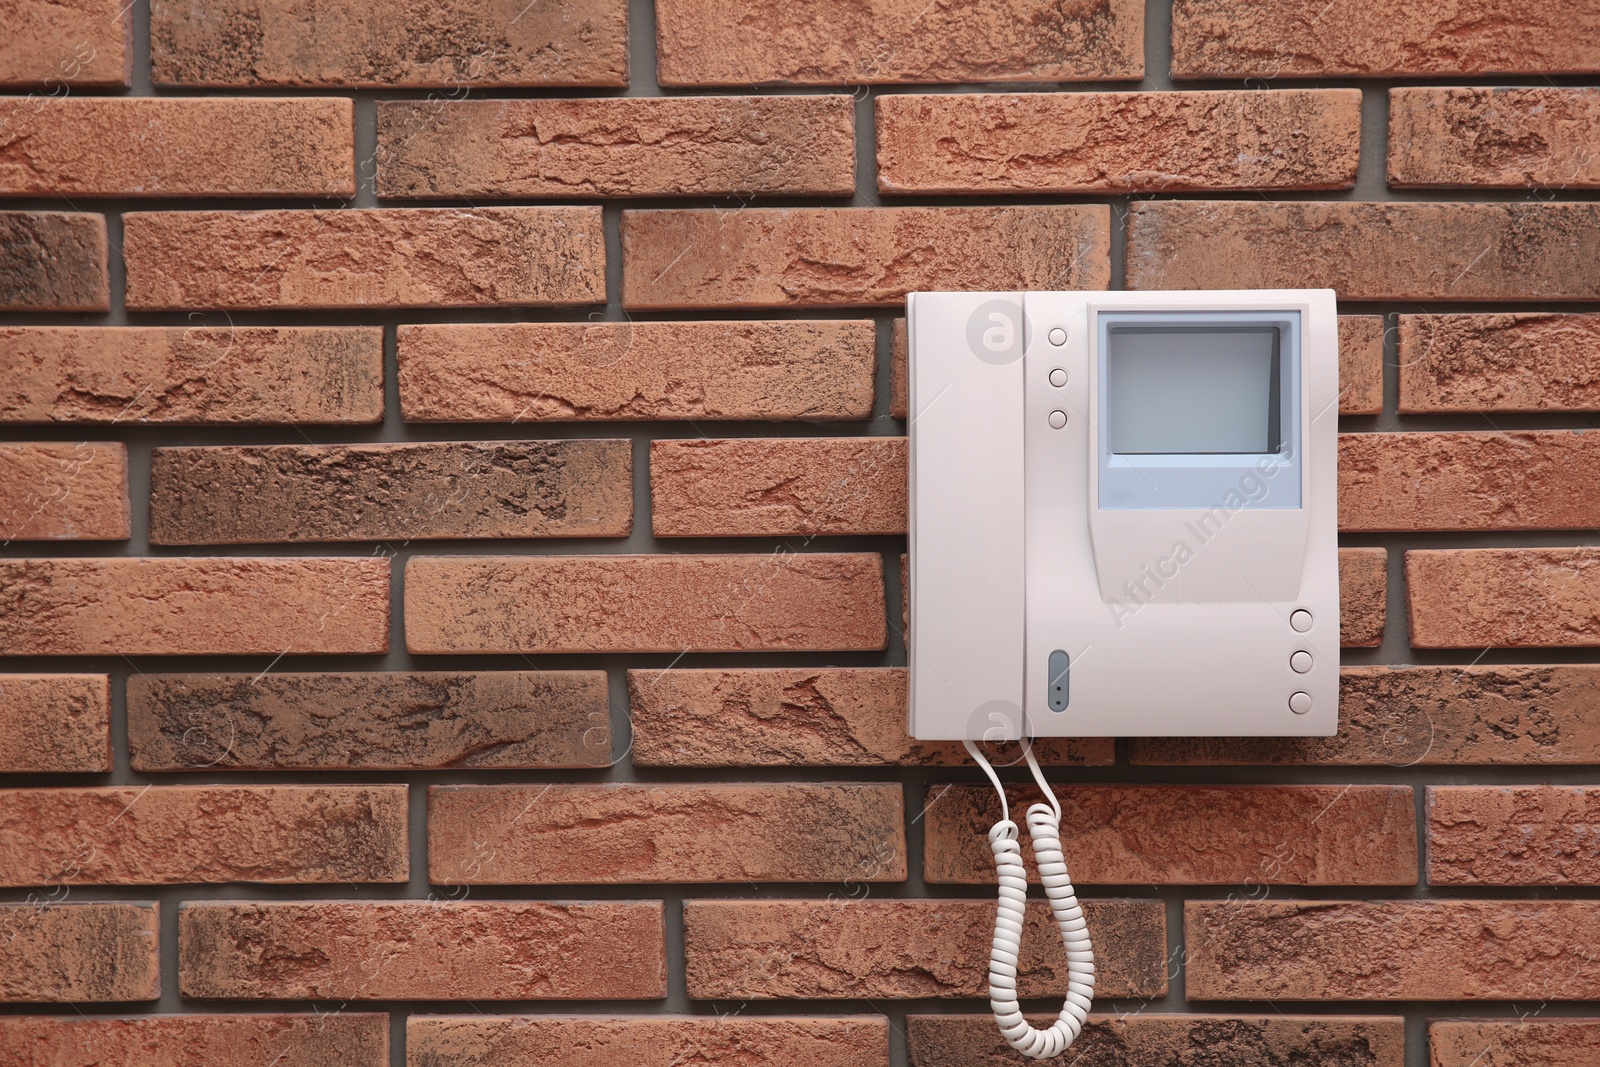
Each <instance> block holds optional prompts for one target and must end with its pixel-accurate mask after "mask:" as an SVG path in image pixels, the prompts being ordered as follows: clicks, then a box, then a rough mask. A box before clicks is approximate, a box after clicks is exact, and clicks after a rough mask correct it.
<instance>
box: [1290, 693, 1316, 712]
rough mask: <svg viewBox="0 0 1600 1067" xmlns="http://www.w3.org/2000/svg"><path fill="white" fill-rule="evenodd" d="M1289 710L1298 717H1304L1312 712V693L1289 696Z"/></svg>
mask: <svg viewBox="0 0 1600 1067" xmlns="http://www.w3.org/2000/svg"><path fill="white" fill-rule="evenodd" d="M1289 710H1290V711H1292V712H1294V713H1295V714H1296V715H1304V714H1305V713H1306V712H1308V711H1310V710H1311V694H1310V693H1291V694H1290V695H1289Z"/></svg>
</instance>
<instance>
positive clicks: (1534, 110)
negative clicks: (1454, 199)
mask: <svg viewBox="0 0 1600 1067" xmlns="http://www.w3.org/2000/svg"><path fill="white" fill-rule="evenodd" d="M1597 131H1600V91H1597V90H1595V89H1556V88H1548V87H1547V88H1535V89H1513V88H1510V87H1509V86H1496V87H1494V88H1492V89H1490V88H1484V89H1440V88H1434V87H1432V86H1428V87H1417V88H1399V89H1390V90H1389V184H1390V185H1392V186H1395V187H1397V188H1413V189H1416V188H1422V189H1426V188H1452V187H1472V186H1479V187H1485V186H1487V187H1493V188H1501V189H1520V188H1527V187H1536V188H1546V189H1587V188H1594V187H1595V186H1600V134H1597Z"/></svg>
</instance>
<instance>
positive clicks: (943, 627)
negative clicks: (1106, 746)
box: [906, 289, 1339, 1059]
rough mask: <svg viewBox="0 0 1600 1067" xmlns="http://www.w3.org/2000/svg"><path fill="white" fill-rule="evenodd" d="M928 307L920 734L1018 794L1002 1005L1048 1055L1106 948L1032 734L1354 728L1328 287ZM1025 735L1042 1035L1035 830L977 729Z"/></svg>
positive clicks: (999, 860)
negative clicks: (1033, 1010) (1086, 913)
mask: <svg viewBox="0 0 1600 1067" xmlns="http://www.w3.org/2000/svg"><path fill="white" fill-rule="evenodd" d="M906 320H907V324H908V330H909V340H910V416H911V418H910V427H909V433H910V438H911V530H910V533H911V539H910V577H911V583H910V584H911V589H910V596H911V629H910V633H909V637H910V650H909V651H910V657H909V658H910V664H911V735H912V736H913V737H916V738H919V739H921V740H924V741H936V740H959V741H962V742H963V743H964V744H965V745H966V747H967V751H968V752H969V753H971V755H972V757H973V759H975V760H976V761H977V762H978V765H979V766H981V767H982V768H983V771H984V773H985V774H987V775H988V777H989V781H990V782H991V783H992V784H993V785H994V787H995V790H996V791H997V792H998V793H999V794H1000V805H1001V818H1000V821H999V822H997V823H996V824H995V825H994V827H993V828H992V829H991V830H990V831H989V844H990V847H991V849H992V850H993V852H994V860H995V869H996V871H997V873H998V875H999V882H1000V900H999V911H998V915H997V918H996V920H995V934H994V940H993V942H992V945H991V949H990V957H989V1003H990V1007H991V1008H992V1009H993V1011H994V1016H995V1021H996V1022H997V1023H998V1024H999V1027H1000V1032H1001V1033H1002V1034H1003V1035H1004V1036H1005V1039H1006V1041H1007V1042H1008V1043H1009V1044H1010V1045H1011V1047H1012V1048H1014V1049H1016V1050H1017V1051H1019V1052H1021V1053H1022V1054H1023V1055H1025V1056H1031V1057H1034V1058H1039V1059H1045V1058H1049V1057H1052V1056H1058V1055H1060V1054H1061V1053H1062V1052H1063V1051H1064V1050H1065V1049H1066V1048H1067V1047H1068V1046H1069V1045H1071V1044H1072V1043H1073V1041H1074V1040H1076V1038H1077V1037H1078V1034H1079V1033H1081V1032H1082V1029H1083V1026H1084V1024H1085V1021H1086V1020H1087V1018H1088V1014H1089V1008H1090V1006H1091V1003H1092V1001H1093V999H1094V985H1095V965H1094V946H1093V944H1092V943H1091V941H1090V938H1089V932H1088V927H1087V925H1086V924H1085V922H1084V917H1083V909H1082V908H1081V907H1080V906H1079V904H1078V900H1077V896H1076V893H1075V891H1074V889H1073V887H1072V879H1071V877H1070V876H1069V874H1068V872H1067V865H1066V860H1065V858H1064V857H1063V855H1062V850H1061V840H1060V837H1061V805H1060V803H1059V802H1058V801H1057V800H1056V797H1055V794H1054V793H1053V792H1052V791H1051V789H1050V786H1049V783H1048V782H1046V781H1045V778H1044V774H1043V773H1042V772H1041V771H1040V769H1039V764H1038V761H1037V760H1036V759H1035V758H1034V755H1033V749H1032V747H1031V740H1032V738H1035V737H1062V736H1076V737H1083V736H1124V737H1127V736H1151V735H1162V736H1193V735H1223V736H1229V735H1233V736H1236V735H1258V736H1273V735H1282V736H1295V735H1313V734H1324V735H1326V734H1332V733H1334V732H1335V730H1336V728H1337V726H1338V684H1339V675H1338V669H1339V571H1338V549H1337V540H1336V534H1337V526H1336V511H1335V499H1334V495H1335V482H1334V467H1335V462H1336V448H1337V444H1338V441H1337V423H1338V400H1339V371H1338V325H1337V322H1338V320H1337V316H1336V314H1335V303H1334V294H1333V293H1332V292H1331V291H1330V290H1326V289H1315V290H1311V289H1308V290H1291V289H1284V290H1262V291H1245V290H1239V291H1228V292H1137V293H1135V292H1077V293H914V294H912V295H911V297H910V298H909V299H908V301H907V306H906ZM1012 740H1021V741H1023V743H1024V757H1025V759H1026V760H1027V764H1028V768H1029V770H1030V771H1031V772H1032V773H1033V778H1034V781H1036V782H1037V783H1038V784H1039V788H1040V789H1041V790H1042V791H1043V793H1044V795H1045V797H1046V798H1047V800H1048V801H1049V803H1048V804H1034V805H1032V806H1030V807H1029V808H1028V812H1027V816H1026V821H1027V825H1028V833H1029V836H1030V837H1031V838H1032V841H1033V852H1034V859H1035V861H1036V863H1037V866H1038V870H1039V879H1040V881H1041V882H1042V883H1043V885H1044V892H1045V897H1046V899H1047V900H1048V901H1049V904H1050V909H1051V912H1052V914H1053V915H1054V917H1055V920H1056V925H1057V928H1058V929H1059V931H1060V933H1061V938H1062V941H1063V942H1064V943H1065V945H1066V950H1067V994H1066V1000H1065V1003H1064V1004H1063V1005H1062V1008H1061V1013H1060V1015H1059V1016H1058V1017H1057V1018H1056V1019H1055V1021H1054V1022H1053V1023H1052V1024H1051V1025H1050V1026H1048V1027H1045V1028H1044V1029H1035V1028H1034V1027H1032V1026H1031V1025H1029V1023H1028V1021H1027V1020H1026V1019H1025V1018H1024V1017H1023V1015H1022V1011H1021V1008H1020V1006H1019V1004H1018V1002H1017V959H1018V955H1019V953H1020V949H1021V940H1022V929H1023V922H1024V916H1025V911H1026V907H1027V887H1028V882H1027V870H1026V868H1025V866H1024V865H1023V860H1022V847H1021V843H1020V841H1019V840H1018V838H1019V831H1018V828H1017V824H1016V823H1014V822H1013V821H1011V814H1010V810H1009V807H1008V806H1007V802H1006V793H1005V789H1004V788H1003V786H1002V784H1001V781H1000V777H999V775H998V774H996V773H995V770H994V768H993V767H992V766H991V765H990V764H989V762H988V760H987V759H986V758H985V757H984V754H983V751H982V750H981V749H979V748H978V747H977V745H976V744H975V743H974V742H977V741H1012Z"/></svg>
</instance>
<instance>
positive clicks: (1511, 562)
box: [1406, 548, 1600, 648]
mask: <svg viewBox="0 0 1600 1067" xmlns="http://www.w3.org/2000/svg"><path fill="white" fill-rule="evenodd" d="M1406 589H1407V591H1408V593H1409V600H1410V615H1411V644H1412V645H1413V646H1414V647H1416V648H1497V647H1498V648H1539V647H1560V648H1576V647H1592V646H1596V645H1600V625H1596V621H1595V620H1596V619H1600V548H1466V549H1440V550H1429V551H1410V552H1407V553H1406Z"/></svg>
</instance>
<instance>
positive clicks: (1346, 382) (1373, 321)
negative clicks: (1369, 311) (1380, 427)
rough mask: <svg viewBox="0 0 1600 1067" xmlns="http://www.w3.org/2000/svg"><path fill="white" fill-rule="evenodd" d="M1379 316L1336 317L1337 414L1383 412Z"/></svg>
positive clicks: (1380, 316)
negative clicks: (1337, 346)
mask: <svg viewBox="0 0 1600 1067" xmlns="http://www.w3.org/2000/svg"><path fill="white" fill-rule="evenodd" d="M1385 329H1386V326H1385V321H1384V317H1383V316H1382V315H1340V316H1339V414H1341V415H1376V414H1378V413H1379V412H1381V411H1383V335H1384V331H1385Z"/></svg>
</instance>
